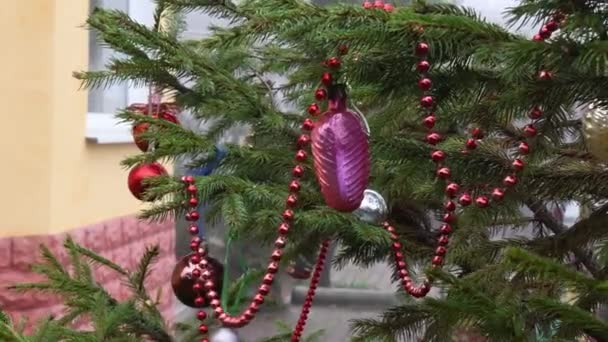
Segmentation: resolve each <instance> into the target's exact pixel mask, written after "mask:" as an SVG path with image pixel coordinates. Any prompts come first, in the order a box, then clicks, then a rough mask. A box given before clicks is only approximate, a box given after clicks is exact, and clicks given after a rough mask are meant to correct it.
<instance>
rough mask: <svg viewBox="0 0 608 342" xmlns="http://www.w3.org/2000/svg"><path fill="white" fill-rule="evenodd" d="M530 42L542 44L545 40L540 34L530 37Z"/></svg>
mask: <svg viewBox="0 0 608 342" xmlns="http://www.w3.org/2000/svg"><path fill="white" fill-rule="evenodd" d="M532 40H533V41H535V42H542V41H544V40H545V38H543V36H541V35H540V34H535V35H534V37H532Z"/></svg>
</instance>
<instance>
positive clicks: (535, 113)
mask: <svg viewBox="0 0 608 342" xmlns="http://www.w3.org/2000/svg"><path fill="white" fill-rule="evenodd" d="M541 116H543V111H542V110H541V109H540V108H538V107H534V108H532V110H531V111H530V112H529V113H528V117H529V118H530V119H532V120H536V119H540V117H541Z"/></svg>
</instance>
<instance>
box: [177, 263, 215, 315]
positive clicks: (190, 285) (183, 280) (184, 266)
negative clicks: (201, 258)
mask: <svg viewBox="0 0 608 342" xmlns="http://www.w3.org/2000/svg"><path fill="white" fill-rule="evenodd" d="M192 256H193V254H189V255H186V256H184V257H183V258H182V259H181V260H180V261H178V262H177V264H176V265H175V268H173V274H172V276H171V287H173V293H175V296H176V297H177V299H179V301H180V302H182V303H183V304H184V305H187V306H189V307H192V308H197V307H208V306H209V302H208V301H207V300H204V301H200V300H199V301H198V302H197V300H196V299H197V298H200V297H202V298H203V299H205V293H204V291H203V290H202V289H201V290H200V291H199V293H196V291H195V289H194V286H195V284H196V283H197V279H196V278H195V277H194V276H193V275H192V272H193V271H194V270H195V269H197V268H196V267H195V265H194V264H192V263H191V262H190V259H191V258H192ZM207 261H208V264H207V270H209V272H210V273H211V278H210V279H209V280H211V282H213V283H214V284H215V287H214V290H215V291H216V292H217V293H218V295H220V296H221V293H222V281H223V277H224V266H223V265H222V264H221V263H220V262H219V261H217V260H216V259H214V258H210V257H207ZM197 288H199V287H197Z"/></svg>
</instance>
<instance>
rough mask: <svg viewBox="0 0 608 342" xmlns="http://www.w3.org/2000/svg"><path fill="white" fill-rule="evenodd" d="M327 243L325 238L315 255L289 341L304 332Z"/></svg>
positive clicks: (298, 337) (319, 277) (299, 336)
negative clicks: (315, 259) (313, 265)
mask: <svg viewBox="0 0 608 342" xmlns="http://www.w3.org/2000/svg"><path fill="white" fill-rule="evenodd" d="M329 244H330V241H329V240H325V241H323V243H322V244H321V249H320V250H319V255H318V256H317V262H316V263H315V268H314V272H313V274H312V277H311V279H310V284H309V286H308V293H307V294H306V298H305V299H304V304H303V305H302V310H301V311H300V317H299V319H298V323H296V326H295V328H294V330H293V332H292V334H291V342H299V341H300V338H301V337H302V333H303V332H304V327H305V326H306V321H307V320H308V314H309V313H310V309H311V308H312V301H313V299H314V297H315V293H316V290H317V286H318V285H319V281H320V280H321V273H322V272H323V268H324V267H325V259H326V258H327V251H328V250H329Z"/></svg>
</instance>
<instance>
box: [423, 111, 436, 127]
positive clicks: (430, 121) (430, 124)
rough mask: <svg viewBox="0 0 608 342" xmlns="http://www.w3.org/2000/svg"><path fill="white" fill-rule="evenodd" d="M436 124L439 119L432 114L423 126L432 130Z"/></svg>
mask: <svg viewBox="0 0 608 342" xmlns="http://www.w3.org/2000/svg"><path fill="white" fill-rule="evenodd" d="M435 122H437V119H436V118H435V115H433V114H430V115H428V116H427V117H425V118H424V120H423V121H422V124H423V125H424V126H425V127H426V128H428V129H431V128H433V127H435Z"/></svg>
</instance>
